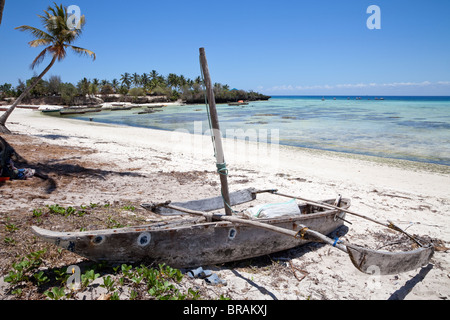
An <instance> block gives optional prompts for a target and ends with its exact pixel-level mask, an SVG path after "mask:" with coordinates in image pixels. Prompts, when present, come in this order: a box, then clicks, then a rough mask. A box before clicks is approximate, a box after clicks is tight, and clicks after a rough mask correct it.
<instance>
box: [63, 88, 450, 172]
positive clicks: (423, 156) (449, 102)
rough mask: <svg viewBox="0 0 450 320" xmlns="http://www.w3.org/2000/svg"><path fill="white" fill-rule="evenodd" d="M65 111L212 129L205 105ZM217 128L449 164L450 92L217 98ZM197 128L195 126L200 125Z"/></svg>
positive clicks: (100, 119)
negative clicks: (244, 100)
mask: <svg viewBox="0 0 450 320" xmlns="http://www.w3.org/2000/svg"><path fill="white" fill-rule="evenodd" d="M137 111H138V109H132V110H127V111H103V112H100V113H89V114H83V115H72V116H66V117H71V118H77V119H83V120H87V121H89V120H90V118H92V121H96V122H104V123H114V124H121V125H129V126H138V127H147V128H154V129H161V130H180V129H181V130H188V131H189V132H191V133H200V134H203V133H204V132H205V131H207V130H208V129H209V125H208V118H207V113H206V106H205V104H202V105H185V106H167V107H165V108H164V109H163V111H161V112H155V113H151V114H137ZM217 112H218V115H219V120H220V127H221V131H222V132H223V133H224V136H225V132H226V130H244V132H246V130H252V129H254V130H257V132H267V133H268V134H267V142H271V141H272V142H276V141H275V139H271V136H270V135H271V134H272V135H273V134H274V133H276V134H277V135H278V138H277V139H279V143H280V144H283V145H289V146H297V147H306V148H313V149H323V150H331V151H337V152H346V153H355V154H363V155H372V156H379V157H385V158H395V159H406V160H412V161H419V162H425V163H436V164H442V165H447V166H450V97H383V100H381V99H380V98H378V97H367V96H365V97H361V98H359V97H347V96H345V97H322V96H275V97H272V98H271V99H270V100H268V101H258V102H250V103H249V104H248V105H243V106H229V105H227V104H218V105H217ZM199 128H200V129H199Z"/></svg>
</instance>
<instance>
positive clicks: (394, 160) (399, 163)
mask: <svg viewBox="0 0 450 320" xmlns="http://www.w3.org/2000/svg"><path fill="white" fill-rule="evenodd" d="M449 98H450V97H449ZM115 104H117V103H116V102H107V103H104V104H103V106H102V107H100V108H99V109H104V110H105V111H107V110H110V109H111V107H114V105H115ZM120 104H121V105H122V107H124V109H126V108H130V107H132V108H140V107H145V106H149V107H151V106H160V105H161V104H163V105H165V106H178V105H180V106H181V105H183V104H182V103H180V102H179V101H178V102H167V103H159V102H154V103H144V104H133V103H131V102H124V103H120ZM7 107H8V106H7ZM61 107H62V106H58V105H39V106H36V105H21V106H20V109H25V110H26V109H34V110H35V111H42V110H59V109H61ZM116 107H117V106H116ZM18 108H19V107H18ZM77 108H80V109H92V108H91V107H86V106H71V107H68V109H75V110H76V109H77ZM42 116H45V115H43V114H42ZM71 119H72V118H71ZM72 120H78V119H72ZM80 121H86V122H87V120H80ZM97 123H102V122H97ZM103 124H107V125H117V126H119V127H120V126H124V127H135V128H143V129H150V130H160V131H166V132H171V130H169V129H167V130H166V129H159V128H147V127H141V126H132V125H126V124H113V123H107V122H103ZM194 134H197V133H195V132H194ZM202 135H203V134H202ZM223 139H226V137H223ZM258 143H259V142H258ZM261 144H262V143H261ZM279 145H280V146H283V147H288V148H298V149H299V150H303V151H305V152H309V151H310V152H313V153H314V151H316V153H317V154H321V153H323V154H327V153H329V154H330V155H331V156H338V157H345V158H355V159H360V160H367V161H373V162H376V163H386V164H388V165H390V166H396V167H400V168H401V167H406V168H410V169H418V170H425V171H431V172H441V173H444V174H448V173H450V165H446V164H442V163H439V162H438V160H430V161H426V160H423V161H420V160H415V159H408V158H399V157H389V156H381V155H373V154H366V153H358V152H351V151H338V150H331V149H326V148H313V147H304V146H297V145H289V144H282V143H279Z"/></svg>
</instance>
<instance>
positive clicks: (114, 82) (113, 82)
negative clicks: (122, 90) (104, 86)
mask: <svg viewBox="0 0 450 320" xmlns="http://www.w3.org/2000/svg"><path fill="white" fill-rule="evenodd" d="M111 86H112V87H113V89H114V92H117V89H118V88H119V80H117V79H116V78H114V79H112V81H111Z"/></svg>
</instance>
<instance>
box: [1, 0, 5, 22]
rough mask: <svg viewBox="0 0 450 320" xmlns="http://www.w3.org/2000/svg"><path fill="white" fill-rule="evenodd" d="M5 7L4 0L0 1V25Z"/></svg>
mask: <svg viewBox="0 0 450 320" xmlns="http://www.w3.org/2000/svg"><path fill="white" fill-rule="evenodd" d="M4 7H5V0H0V24H2V17H3V8H4Z"/></svg>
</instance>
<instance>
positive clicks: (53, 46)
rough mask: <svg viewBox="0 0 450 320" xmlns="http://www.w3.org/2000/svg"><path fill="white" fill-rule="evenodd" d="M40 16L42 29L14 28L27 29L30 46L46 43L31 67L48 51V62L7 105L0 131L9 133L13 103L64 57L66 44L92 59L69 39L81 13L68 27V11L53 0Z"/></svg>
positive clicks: (78, 30) (74, 34)
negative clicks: (30, 36) (49, 58)
mask: <svg viewBox="0 0 450 320" xmlns="http://www.w3.org/2000/svg"><path fill="white" fill-rule="evenodd" d="M38 16H39V17H40V18H41V21H42V24H43V25H44V29H45V31H44V30H40V29H37V28H35V27H30V26H20V27H17V28H16V29H18V30H20V31H27V32H29V33H31V35H32V36H34V37H35V38H36V39H35V40H32V41H30V42H29V43H28V44H29V45H30V46H31V47H38V46H46V47H45V49H44V50H42V51H41V53H39V55H38V56H37V57H36V58H35V59H34V61H33V62H32V63H31V68H32V69H34V68H35V67H36V66H38V65H39V64H40V63H41V62H42V61H43V60H44V58H45V56H47V55H50V56H51V57H52V60H51V62H50V64H49V65H48V66H47V67H46V68H45V69H44V71H42V72H41V74H40V75H39V76H38V77H36V78H35V79H34V81H33V82H32V83H31V85H30V86H28V87H27V88H26V89H25V90H24V91H23V93H22V94H21V95H20V96H19V97H18V98H17V99H16V100H15V101H14V103H13V104H12V105H11V107H9V108H8V110H6V111H5V113H4V114H3V115H2V116H1V117H0V132H1V133H10V131H9V130H8V128H6V126H5V123H6V120H7V119H8V117H9V116H10V114H11V113H12V112H13V111H14V109H15V108H16V106H17V105H18V104H19V103H20V102H21V101H22V99H23V98H24V97H25V96H26V95H27V94H28V93H29V92H30V90H31V89H33V87H34V86H35V85H36V84H37V83H39V81H40V80H41V79H42V77H43V76H44V75H45V74H46V73H47V72H48V70H50V68H51V67H52V66H53V64H54V63H55V62H56V60H58V61H61V60H63V59H64V58H65V57H66V54H67V52H66V49H67V48H70V49H72V50H73V51H74V52H75V53H77V54H80V55H87V56H90V57H92V58H93V60H95V53H94V52H92V51H90V50H87V49H83V48H80V47H76V46H73V45H72V44H71V43H73V42H74V41H75V40H76V39H78V37H80V35H81V32H82V28H83V26H84V24H85V18H84V15H83V16H81V17H80V22H79V24H78V25H77V26H76V28H70V27H69V26H68V24H69V23H68V22H70V21H69V20H70V15H68V13H67V8H66V7H63V6H62V5H60V6H58V5H57V4H56V3H55V4H54V7H51V6H49V7H48V9H47V11H45V10H44V15H42V16H41V15H38Z"/></svg>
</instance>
